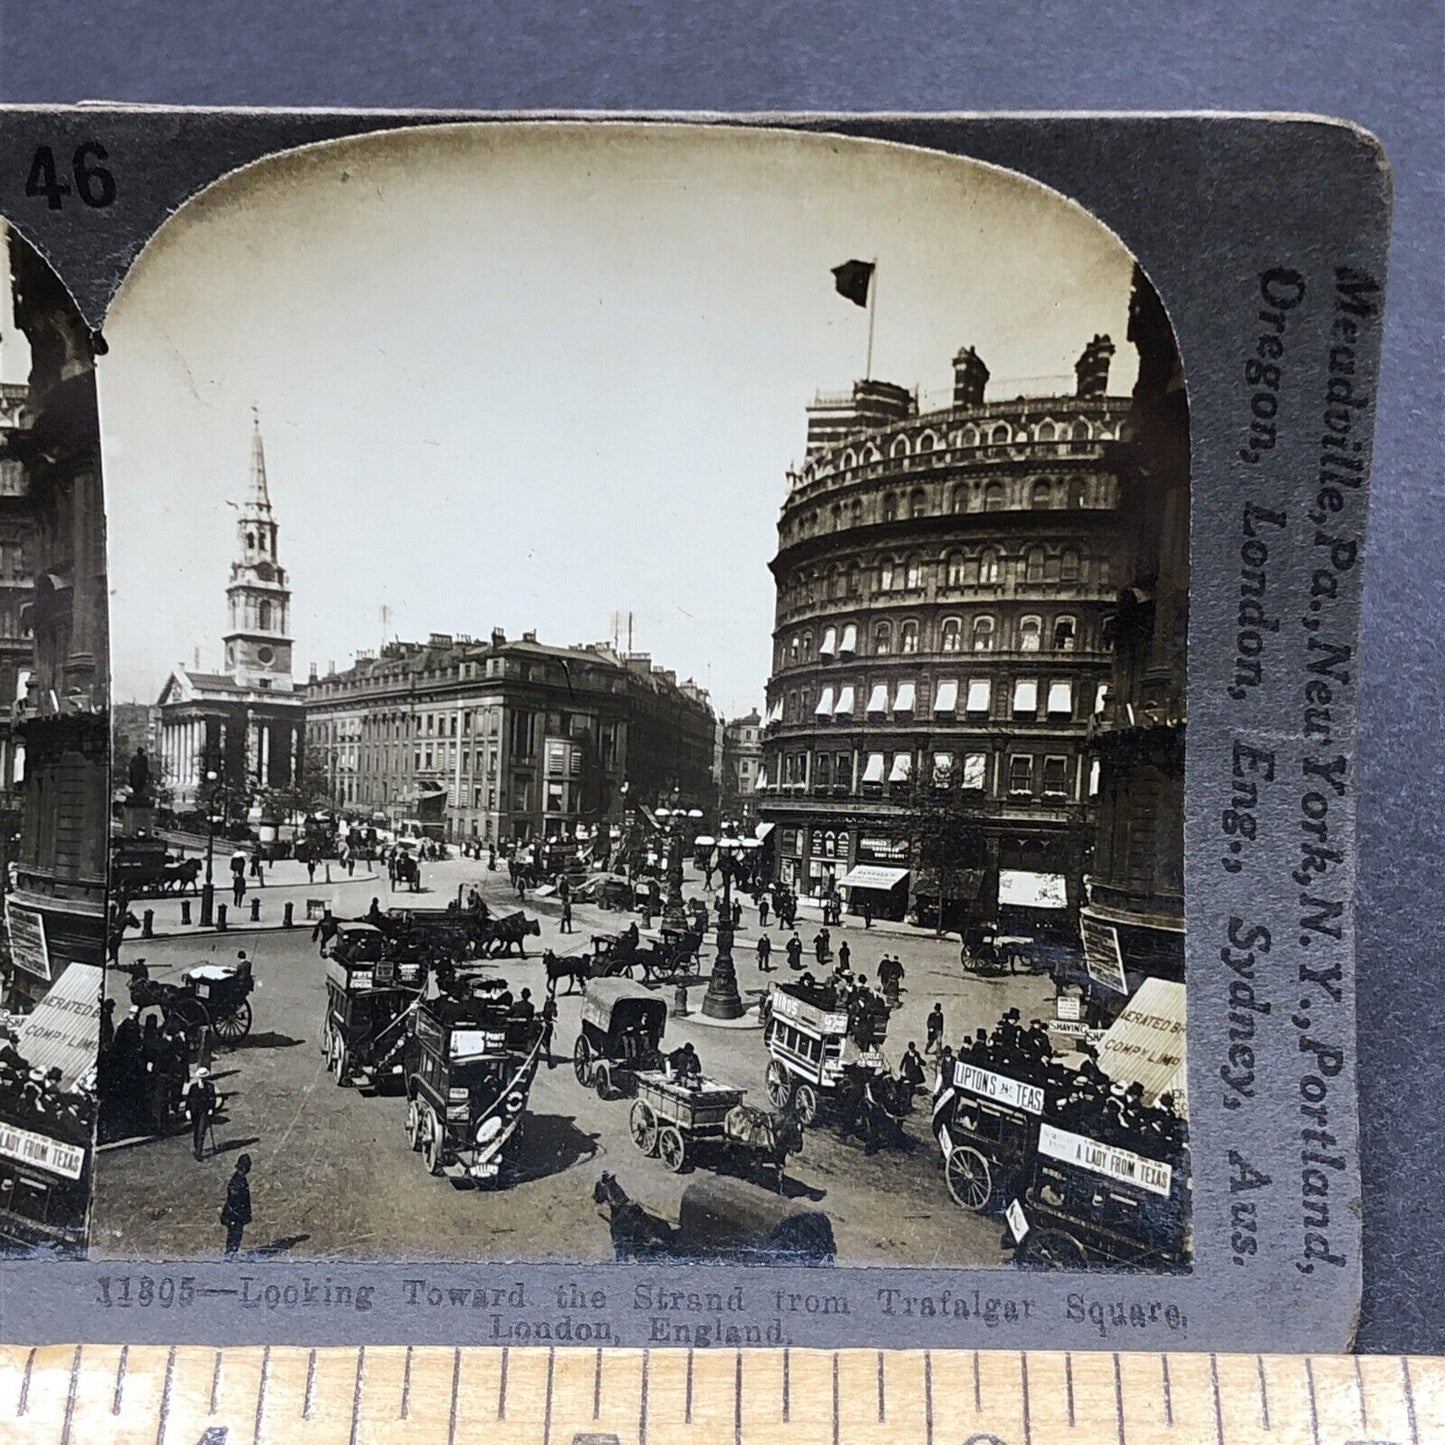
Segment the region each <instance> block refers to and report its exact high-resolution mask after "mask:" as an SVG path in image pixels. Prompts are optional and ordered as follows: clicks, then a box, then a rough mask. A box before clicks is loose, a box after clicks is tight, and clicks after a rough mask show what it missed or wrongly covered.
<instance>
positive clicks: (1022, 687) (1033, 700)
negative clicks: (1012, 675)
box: [1014, 677, 1039, 713]
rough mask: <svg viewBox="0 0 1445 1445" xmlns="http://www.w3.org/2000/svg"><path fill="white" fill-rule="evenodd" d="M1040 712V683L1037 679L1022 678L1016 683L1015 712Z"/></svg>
mask: <svg viewBox="0 0 1445 1445" xmlns="http://www.w3.org/2000/svg"><path fill="white" fill-rule="evenodd" d="M1038 710H1039V683H1038V679H1037V678H1033V677H1021V678H1019V680H1018V681H1017V682H1016V683H1014V711H1015V712H1016V713H1020V712H1037V711H1038Z"/></svg>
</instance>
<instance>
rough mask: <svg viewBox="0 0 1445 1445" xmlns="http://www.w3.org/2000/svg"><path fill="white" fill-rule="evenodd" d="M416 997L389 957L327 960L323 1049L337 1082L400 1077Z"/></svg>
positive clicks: (376, 1083) (374, 1083) (376, 1084)
mask: <svg viewBox="0 0 1445 1445" xmlns="http://www.w3.org/2000/svg"><path fill="white" fill-rule="evenodd" d="M417 997H418V994H417V990H416V989H414V988H407V987H404V986H403V985H402V984H401V983H400V981H399V980H398V979H397V975H396V968H395V965H394V964H392V963H391V962H389V961H387V960H384V959H382V960H376V961H372V960H367V959H351V960H348V959H342V958H339V957H333V958H332V959H330V960H329V961H328V963H327V965H326V1022H325V1024H324V1025H323V1026H322V1042H321V1052H322V1054H323V1055H324V1057H325V1059H326V1067H327V1068H328V1069H329V1070H330V1071H331V1076H332V1078H333V1079H335V1080H336V1082H337V1084H338V1085H340V1086H345V1085H347V1084H352V1083H359V1084H367V1085H370V1086H371V1087H372V1088H374V1089H379V1088H381V1087H383V1086H384V1085H386V1084H389V1083H396V1084H400V1083H401V1081H402V1075H403V1072H404V1066H403V1054H404V1052H405V1046H406V1019H407V1014H408V1012H409V1011H410V1009H411V1008H412V1006H413V1005H414V1004H415V1003H416V1001H417Z"/></svg>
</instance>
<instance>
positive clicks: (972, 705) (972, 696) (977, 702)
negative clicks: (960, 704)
mask: <svg viewBox="0 0 1445 1445" xmlns="http://www.w3.org/2000/svg"><path fill="white" fill-rule="evenodd" d="M992 696H993V686H992V684H991V683H990V682H989V680H988V678H986V677H971V678H969V680H968V710H969V712H987V711H988V709H989V704H990V701H991V699H992Z"/></svg>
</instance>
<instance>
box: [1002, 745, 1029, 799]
mask: <svg viewBox="0 0 1445 1445" xmlns="http://www.w3.org/2000/svg"><path fill="white" fill-rule="evenodd" d="M1008 791H1009V797H1011V798H1014V797H1025V798H1027V797H1029V796H1031V795H1032V793H1033V791H1034V759H1033V755H1032V754H1031V753H1015V754H1014V755H1013V756H1012V757H1011V758H1010V759H1009V760H1008Z"/></svg>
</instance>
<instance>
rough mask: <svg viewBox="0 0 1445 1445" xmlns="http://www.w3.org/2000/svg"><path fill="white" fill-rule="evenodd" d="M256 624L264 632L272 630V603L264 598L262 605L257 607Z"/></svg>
mask: <svg viewBox="0 0 1445 1445" xmlns="http://www.w3.org/2000/svg"><path fill="white" fill-rule="evenodd" d="M256 625H257V626H258V627H259V628H260V629H261V631H262V632H269V631H270V630H271V604H270V603H269V602H267V601H265V600H264V599H262V601H261V604H260V606H258V607H257V608H256Z"/></svg>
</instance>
